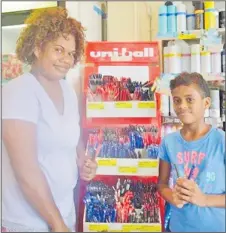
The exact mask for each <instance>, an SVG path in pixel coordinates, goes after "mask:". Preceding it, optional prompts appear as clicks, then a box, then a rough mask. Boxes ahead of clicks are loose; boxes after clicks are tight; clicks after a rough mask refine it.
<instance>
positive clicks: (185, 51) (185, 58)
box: [181, 46, 191, 73]
mask: <svg viewBox="0 0 226 233" xmlns="http://www.w3.org/2000/svg"><path fill="white" fill-rule="evenodd" d="M181 57H182V61H181V62H182V69H181V71H182V72H184V71H186V72H189V73H190V72H191V48H190V46H183V47H182V54H181Z"/></svg>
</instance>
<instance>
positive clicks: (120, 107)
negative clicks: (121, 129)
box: [86, 101, 156, 118]
mask: <svg viewBox="0 0 226 233" xmlns="http://www.w3.org/2000/svg"><path fill="white" fill-rule="evenodd" d="M86 106H87V109H86V117H87V118H103V117H104V118H123V117H131V118H138V117H142V118H145V117H156V102H155V101H118V102H87V105H86Z"/></svg>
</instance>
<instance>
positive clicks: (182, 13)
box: [177, 3, 187, 32]
mask: <svg viewBox="0 0 226 233" xmlns="http://www.w3.org/2000/svg"><path fill="white" fill-rule="evenodd" d="M186 30H187V26H186V6H185V4H183V3H180V4H178V5H177V32H185V31H186Z"/></svg>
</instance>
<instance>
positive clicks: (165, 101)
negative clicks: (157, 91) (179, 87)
mask: <svg viewBox="0 0 226 233" xmlns="http://www.w3.org/2000/svg"><path fill="white" fill-rule="evenodd" d="M169 101H170V100H169V96H168V95H161V114H162V116H169V112H170V109H169V108H170V107H169V105H170V102H169Z"/></svg>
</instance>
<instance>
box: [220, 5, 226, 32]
mask: <svg viewBox="0 0 226 233" xmlns="http://www.w3.org/2000/svg"><path fill="white" fill-rule="evenodd" d="M219 28H225V9H221V10H219Z"/></svg>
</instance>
